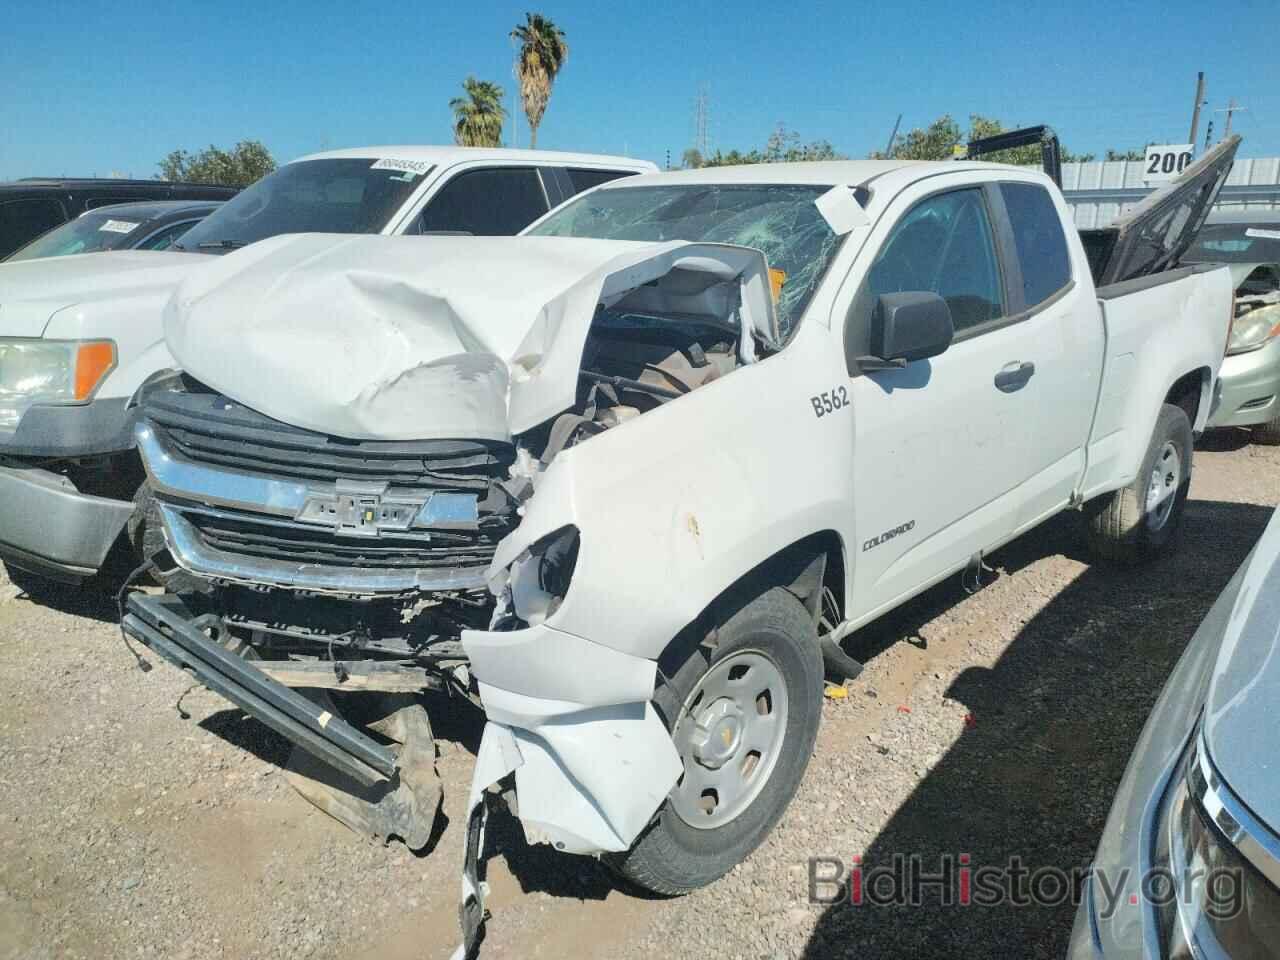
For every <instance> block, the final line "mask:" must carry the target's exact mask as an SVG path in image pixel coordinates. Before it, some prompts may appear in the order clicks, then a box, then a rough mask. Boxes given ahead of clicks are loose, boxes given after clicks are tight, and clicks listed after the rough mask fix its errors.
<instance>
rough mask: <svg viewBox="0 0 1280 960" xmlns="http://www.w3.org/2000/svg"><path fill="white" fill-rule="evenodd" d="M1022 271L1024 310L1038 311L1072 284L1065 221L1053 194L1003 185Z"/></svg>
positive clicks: (1036, 186) (1035, 187) (1019, 185)
mask: <svg viewBox="0 0 1280 960" xmlns="http://www.w3.org/2000/svg"><path fill="white" fill-rule="evenodd" d="M1000 196H1001V198H1002V199H1003V200H1004V205H1005V209H1006V210H1007V211H1008V214H1009V225H1010V226H1011V228H1012V229H1013V241H1014V246H1015V247H1016V249H1017V251H1018V263H1019V265H1020V267H1021V269H1022V295H1023V304H1022V308H1023V309H1024V310H1030V309H1033V308H1035V307H1036V306H1037V305H1038V304H1041V303H1044V301H1046V300H1048V299H1049V298H1050V297H1052V296H1054V295H1055V294H1057V293H1059V292H1060V291H1062V290H1063V289H1065V288H1066V286H1067V285H1068V284H1069V283H1071V257H1070V255H1069V254H1068V252H1067V237H1066V234H1065V233H1063V230H1062V217H1061V216H1059V214H1058V208H1057V207H1056V206H1054V203H1053V198H1052V197H1051V196H1049V191H1048V190H1046V189H1045V188H1044V187H1042V186H1040V185H1039V184H1035V183H1014V182H1009V181H1005V182H1002V183H1001V184H1000Z"/></svg>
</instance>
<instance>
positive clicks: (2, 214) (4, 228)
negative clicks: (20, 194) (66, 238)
mask: <svg viewBox="0 0 1280 960" xmlns="http://www.w3.org/2000/svg"><path fill="white" fill-rule="evenodd" d="M66 219H67V217H66V214H64V213H63V212H62V204H60V203H59V202H58V201H57V200H54V199H52V198H45V197H38V198H32V199H30V200H10V201H8V202H5V203H0V259H3V258H4V257H7V256H8V255H9V254H11V253H13V251H15V250H17V249H18V248H19V247H20V246H22V245H23V244H24V243H26V242H27V241H28V240H34V239H35V238H36V237H38V236H40V234H42V233H46V232H47V231H49V230H52V229H53V228H54V227H56V226H58V225H60V224H62V223H64V222H65V221H66Z"/></svg>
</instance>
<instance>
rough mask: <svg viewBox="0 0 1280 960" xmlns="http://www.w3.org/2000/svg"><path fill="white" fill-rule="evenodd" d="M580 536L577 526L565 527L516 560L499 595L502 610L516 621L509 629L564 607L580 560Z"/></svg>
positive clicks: (535, 621) (540, 620) (527, 624)
mask: <svg viewBox="0 0 1280 960" xmlns="http://www.w3.org/2000/svg"><path fill="white" fill-rule="evenodd" d="M578 539H579V538H578V528H577V527H575V526H572V525H570V526H567V527H561V528H560V529H559V530H556V531H554V532H552V533H549V534H547V535H546V536H545V537H542V538H541V539H540V540H536V541H535V542H534V543H532V544H531V545H530V546H529V547H528V548H527V549H526V550H524V551H523V552H522V553H521V554H520V556H518V557H516V559H515V560H514V561H513V562H512V564H511V566H510V567H509V568H508V570H507V585H506V589H505V590H503V591H502V592H501V594H500V596H499V608H500V613H505V615H506V617H507V618H512V617H513V618H514V619H515V621H516V622H513V623H510V624H509V629H518V628H519V627H521V626H536V625H537V624H539V623H542V622H543V621H544V620H546V619H547V618H548V617H550V616H551V615H552V614H553V613H555V612H556V610H558V609H559V608H560V604H561V603H563V602H564V598H565V595H566V594H567V593H568V592H569V583H570V581H571V580H572V579H573V571H574V568H575V567H576V566H577V563H578ZM499 619H502V618H501V617H500V618H499Z"/></svg>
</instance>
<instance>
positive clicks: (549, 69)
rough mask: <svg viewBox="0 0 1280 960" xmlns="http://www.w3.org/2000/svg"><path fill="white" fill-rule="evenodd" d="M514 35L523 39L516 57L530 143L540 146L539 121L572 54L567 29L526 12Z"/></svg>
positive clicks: (517, 38)
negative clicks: (566, 37) (558, 77)
mask: <svg viewBox="0 0 1280 960" xmlns="http://www.w3.org/2000/svg"><path fill="white" fill-rule="evenodd" d="M511 36H512V37H513V38H514V39H516V40H519V41H520V52H519V54H518V55H517V56H516V76H517V77H519V78H520V99H521V100H522V101H523V102H524V115H525V116H526V117H528V118H529V146H530V147H536V146H537V145H538V124H540V123H541V122H542V115H543V113H545V112H546V109H547V101H548V100H550V99H551V85H552V84H553V83H555V80H556V75H557V74H559V72H560V68H561V67H563V66H564V62H565V60H567V59H568V57H569V45H568V44H567V43H565V42H564V31H563V30H561V29H560V28H559V27H557V26H556V25H555V24H554V23H552V22H551V21H550V20H548V19H547V18H546V17H544V16H543V15H542V14H540V13H526V14H525V15H524V23H521V24H517V26H516V28H515V29H514V30H512V31H511Z"/></svg>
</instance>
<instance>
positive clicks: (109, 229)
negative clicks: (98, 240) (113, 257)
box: [98, 220, 137, 233]
mask: <svg viewBox="0 0 1280 960" xmlns="http://www.w3.org/2000/svg"><path fill="white" fill-rule="evenodd" d="M136 226H137V224H136V223H132V222H130V221H128V220H108V221H107V222H106V223H104V224H103V225H102V226H100V227H99V228H98V232H99V233H132V232H133V228H134V227H136Z"/></svg>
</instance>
